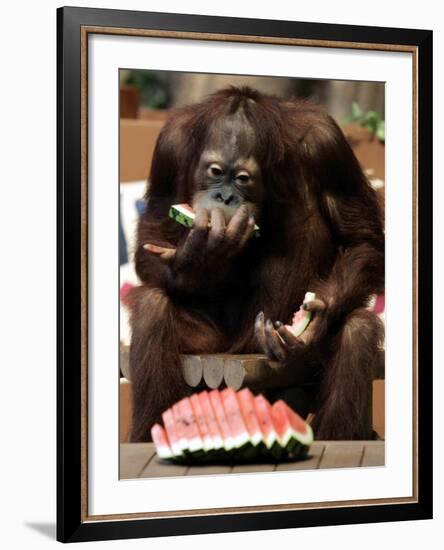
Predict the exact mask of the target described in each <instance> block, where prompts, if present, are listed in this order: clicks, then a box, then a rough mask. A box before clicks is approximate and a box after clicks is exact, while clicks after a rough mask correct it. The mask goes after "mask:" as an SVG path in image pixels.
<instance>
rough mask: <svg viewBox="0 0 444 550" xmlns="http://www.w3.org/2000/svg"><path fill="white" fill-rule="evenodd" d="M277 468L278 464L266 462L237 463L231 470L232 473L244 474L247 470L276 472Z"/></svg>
mask: <svg viewBox="0 0 444 550" xmlns="http://www.w3.org/2000/svg"><path fill="white" fill-rule="evenodd" d="M275 470H276V464H272V463H270V464H269V463H266V462H264V463H263V464H236V465H235V466H233V469H232V470H231V473H232V474H244V473H247V472H274V471H275Z"/></svg>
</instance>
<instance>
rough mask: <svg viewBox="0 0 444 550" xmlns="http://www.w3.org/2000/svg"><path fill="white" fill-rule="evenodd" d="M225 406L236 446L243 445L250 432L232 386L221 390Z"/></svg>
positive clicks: (246, 441) (247, 439)
mask: <svg viewBox="0 0 444 550" xmlns="http://www.w3.org/2000/svg"><path fill="white" fill-rule="evenodd" d="M220 395H221V398H222V403H223V406H224V411H225V417H226V419H227V422H228V426H229V428H230V432H231V434H232V436H233V439H234V445H235V447H241V446H242V445H245V443H248V441H249V434H248V430H247V427H246V425H245V422H244V418H243V416H242V412H241V409H240V407H239V402H238V400H237V398H236V392H235V391H234V390H233V389H232V388H225V389H224V390H222V391H221V392H220Z"/></svg>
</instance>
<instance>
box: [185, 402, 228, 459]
mask: <svg viewBox="0 0 444 550" xmlns="http://www.w3.org/2000/svg"><path fill="white" fill-rule="evenodd" d="M190 403H191V406H192V407H193V413H194V416H195V418H196V423H197V428H198V430H199V434H200V437H201V438H202V445H203V450H204V451H211V450H213V449H214V445H213V439H212V437H211V434H210V429H209V426H208V424H207V419H206V418H205V414H204V411H203V408H202V405H201V403H200V399H199V396H198V395H197V393H193V394H192V395H191V397H190ZM221 441H222V440H221ZM221 446H222V445H221Z"/></svg>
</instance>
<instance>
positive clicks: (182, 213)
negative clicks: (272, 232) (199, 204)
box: [168, 203, 259, 236]
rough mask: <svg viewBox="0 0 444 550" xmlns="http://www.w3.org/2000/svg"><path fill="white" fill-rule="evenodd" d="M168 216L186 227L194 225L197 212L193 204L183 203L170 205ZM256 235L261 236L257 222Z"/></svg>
mask: <svg viewBox="0 0 444 550" xmlns="http://www.w3.org/2000/svg"><path fill="white" fill-rule="evenodd" d="M168 216H169V217H170V218H172V219H173V220H175V221H176V222H177V223H180V224H181V225H184V226H185V227H193V224H194V218H195V217H196V214H195V213H194V210H193V207H192V206H191V205H189V204H187V203H182V204H173V205H172V206H170V209H169V211H168ZM254 235H255V236H259V226H258V225H256V224H255V225H254Z"/></svg>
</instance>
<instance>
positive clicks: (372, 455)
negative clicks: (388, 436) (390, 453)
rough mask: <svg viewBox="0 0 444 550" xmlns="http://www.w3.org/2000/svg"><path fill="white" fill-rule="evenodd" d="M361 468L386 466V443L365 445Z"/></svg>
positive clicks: (379, 442) (374, 442) (371, 442)
mask: <svg viewBox="0 0 444 550" xmlns="http://www.w3.org/2000/svg"><path fill="white" fill-rule="evenodd" d="M361 466H363V467H367V466H385V442H384V441H368V442H366V443H365V445H364V455H363V457H362V462H361Z"/></svg>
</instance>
